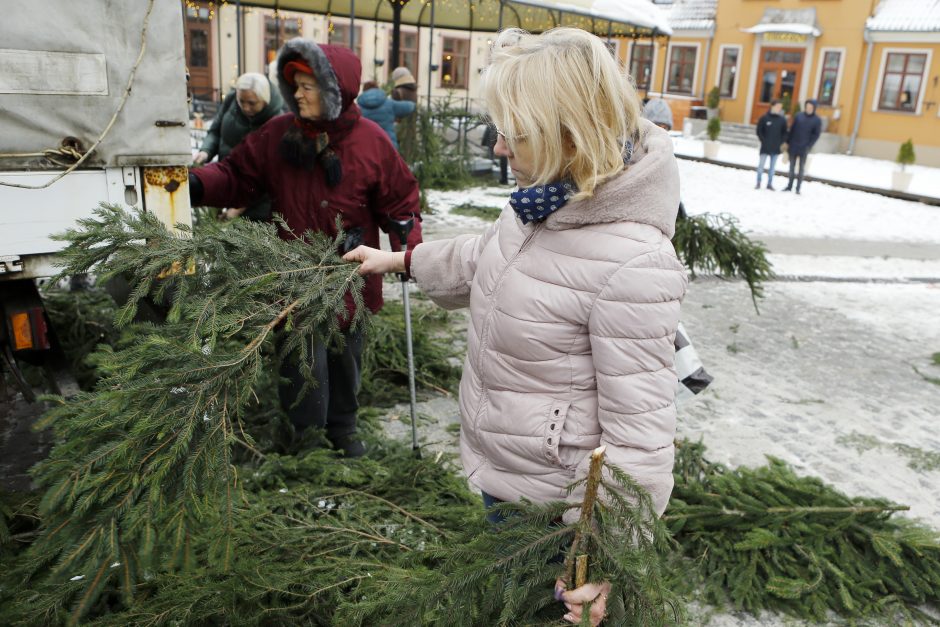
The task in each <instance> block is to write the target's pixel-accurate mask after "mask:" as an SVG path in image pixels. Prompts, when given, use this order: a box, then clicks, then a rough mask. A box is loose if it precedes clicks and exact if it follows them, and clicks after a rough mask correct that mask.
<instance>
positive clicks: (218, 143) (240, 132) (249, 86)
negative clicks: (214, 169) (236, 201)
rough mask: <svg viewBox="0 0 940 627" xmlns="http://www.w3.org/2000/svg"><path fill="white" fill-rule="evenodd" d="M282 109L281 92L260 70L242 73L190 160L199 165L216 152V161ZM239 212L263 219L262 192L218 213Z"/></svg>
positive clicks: (267, 209) (267, 206) (266, 203)
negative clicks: (274, 87) (273, 86)
mask: <svg viewBox="0 0 940 627" xmlns="http://www.w3.org/2000/svg"><path fill="white" fill-rule="evenodd" d="M283 110H284V100H283V99H282V98H281V94H280V93H278V90H277V89H272V88H271V82H270V81H269V80H268V79H267V78H266V77H265V76H264V75H263V74H256V73H254V72H248V73H247V74H242V75H241V76H239V77H238V80H237V81H235V88H234V89H233V90H232V91H230V92H229V93H228V95H227V96H226V97H225V100H224V101H222V106H221V108H220V109H219V112H218V113H217V114H216V116H215V118H214V119H213V120H212V125H211V126H210V127H209V131H208V132H207V133H206V138H205V139H204V140H203V142H202V146H201V147H200V148H199V152H197V153H196V156H195V157H194V158H193V163H195V164H196V165H203V164H205V163H208V162H209V161H212V159H213V158H214V157H216V156H218V158H219V160H220V161H221V160H222V159H225V158H226V157H227V156H228V155H229V153H230V152H232V149H233V148H235V146H237V145H238V144H240V143H241V142H242V140H244V139H245V137H247V136H248V134H249V133H251V132H253V131H256V130H258V129H259V128H261V127H262V126H264V124H265V122H267V121H268V120H270V119H271V118H273V117H274V116H276V115H279V114H281V113H283ZM240 215H244V216H245V217H246V218H248V219H249V220H267V219H268V217H269V216H270V215H271V200H270V199H269V198H268V197H267V196H264V197H262V198H259V199H258V200H256V201H255V202H252V203H251V204H249V205H248V206H245V207H237V208H228V209H223V210H222V212H221V217H223V218H226V219H232V218H235V217H237V216H240Z"/></svg>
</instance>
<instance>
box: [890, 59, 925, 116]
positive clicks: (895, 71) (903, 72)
mask: <svg viewBox="0 0 940 627" xmlns="http://www.w3.org/2000/svg"><path fill="white" fill-rule="evenodd" d="M926 67H927V55H926V54H911V53H903V52H890V53H888V59H887V63H886V64H885V71H884V75H883V76H882V78H881V96H880V97H879V99H878V108H879V109H881V110H883V111H915V110H916V109H917V101H918V99H919V97H920V86H921V83H922V82H923V78H924V70H925V68H926Z"/></svg>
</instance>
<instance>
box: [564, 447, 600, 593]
mask: <svg viewBox="0 0 940 627" xmlns="http://www.w3.org/2000/svg"><path fill="white" fill-rule="evenodd" d="M606 451H607V447H606V446H599V447H597V448H596V449H594V452H592V453H591V467H590V469H589V470H588V476H587V483H586V484H585V487H584V500H583V501H582V502H581V519H580V520H579V521H578V528H577V530H576V531H575V533H574V540H573V541H572V542H571V549H570V550H569V552H568V559H567V560H566V562H565V570H566V574H567V581H568V585H571V583H572V582H574V584H575V586H574V587H576V588H580V587H581V586H583V585H584V584H585V583H587V578H588V555H587V553H579V551H580V548H581V547H580V545H581V537H582V534H583V532H584V530H586V529H588V528H589V527H590V525H591V520H592V518H593V516H594V504H595V503H596V502H597V488H598V487H599V486H600V484H601V471H602V470H603V468H604V453H605V452H606Z"/></svg>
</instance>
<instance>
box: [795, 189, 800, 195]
mask: <svg viewBox="0 0 940 627" xmlns="http://www.w3.org/2000/svg"><path fill="white" fill-rule="evenodd" d="M796 195H797V196H799V195H800V188H799V187H797V188H796Z"/></svg>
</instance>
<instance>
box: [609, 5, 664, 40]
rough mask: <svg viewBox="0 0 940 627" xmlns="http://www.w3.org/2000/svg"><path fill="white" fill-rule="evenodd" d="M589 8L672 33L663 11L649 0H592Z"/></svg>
mask: <svg viewBox="0 0 940 627" xmlns="http://www.w3.org/2000/svg"><path fill="white" fill-rule="evenodd" d="M591 10H592V11H593V12H595V13H597V14H599V15H605V16H609V17H614V18H616V19H619V20H622V21H624V22H630V23H632V24H638V25H640V26H647V27H650V28H655V29H656V30H658V31H659V32H661V33H664V34H667V35H671V34H672V28H670V24H669V21H668V20H667V19H666V17H665V16H664V15H663V12H662V11H660V10H659V9H658V8H656V7H655V6H653V5H652V4H650V2H649V0H594V2H593V3H592V4H591Z"/></svg>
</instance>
